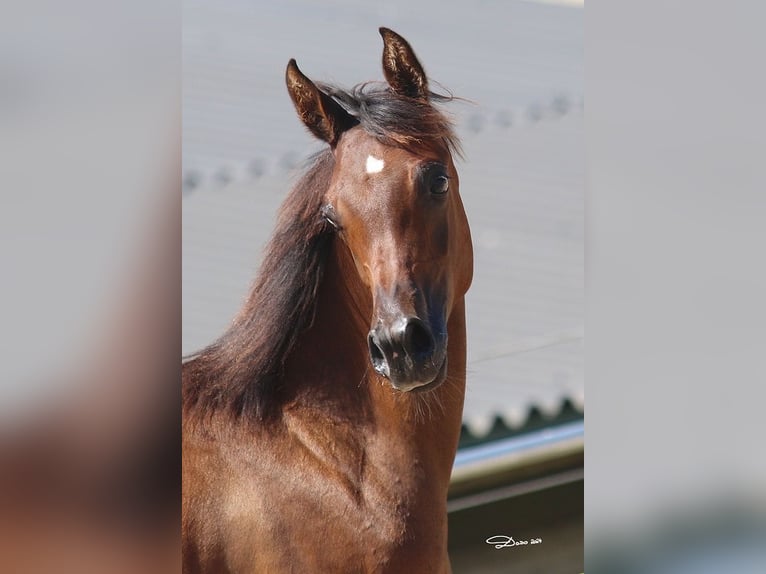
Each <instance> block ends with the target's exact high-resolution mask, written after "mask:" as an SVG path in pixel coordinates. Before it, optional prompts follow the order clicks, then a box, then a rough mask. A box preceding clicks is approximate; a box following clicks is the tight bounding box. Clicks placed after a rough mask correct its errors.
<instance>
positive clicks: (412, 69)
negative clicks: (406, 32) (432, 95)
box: [379, 28, 428, 100]
mask: <svg viewBox="0 0 766 574" xmlns="http://www.w3.org/2000/svg"><path fill="white" fill-rule="evenodd" d="M379 31H380V35H381V36H383V73H384V74H385V75H386V80H387V81H388V84H389V85H390V86H391V89H392V90H393V91H394V92H396V93H397V94H399V95H402V96H407V97H409V98H415V99H420V100H427V99H428V79H427V78H426V73H425V71H424V70H423V66H421V65H420V62H419V61H418V59H417V58H416V57H415V52H413V51H412V48H411V47H410V45H409V44H408V43H407V40H405V39H404V38H402V37H401V36H400V35H399V34H397V33H396V32H394V31H393V30H389V29H388V28H380V29H379Z"/></svg>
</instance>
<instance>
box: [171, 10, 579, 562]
mask: <svg viewBox="0 0 766 574" xmlns="http://www.w3.org/2000/svg"><path fill="white" fill-rule="evenodd" d="M379 26H387V27H390V28H392V29H393V30H395V31H397V32H398V33H400V34H402V35H403V36H404V37H405V38H407V39H408V40H409V42H410V43H411V44H412V46H413V48H414V50H415V52H416V54H417V55H418V58H419V59H420V61H421V63H422V64H423V65H424V67H425V69H426V72H427V74H428V75H429V77H430V78H431V79H432V81H434V82H435V83H434V87H435V89H437V90H439V89H441V90H442V91H445V90H449V91H450V92H451V93H453V94H454V95H456V96H459V97H461V98H465V99H466V100H469V101H468V102H461V101H455V102H452V103H450V104H447V105H446V106H445V111H446V112H447V113H449V114H451V115H452V116H453V118H454V120H455V123H456V126H457V131H458V135H459V136H460V138H461V140H462V143H463V147H464V150H465V159H464V160H463V161H459V162H458V170H459V173H460V178H461V195H462V197H463V200H464V203H465V207H466V212H467V214H468V218H469V221H470V225H471V230H472V234H473V240H474V252H475V273H474V282H473V285H472V287H471V290H470V291H469V294H468V297H467V302H466V305H467V316H468V349H469V350H468V381H467V393H466V404H465V412H464V427H463V435H462V438H461V448H460V452H459V454H458V458H457V461H456V465H455V470H454V473H453V481H452V489H451V493H450V521H451V525H450V527H451V530H450V550H451V554H452V559H453V567H454V569H455V572H456V573H461V572H477V573H478V572H507V571H513V572H549V573H556V572H561V573H562V574H563V573H567V572H575V573H577V572H581V571H582V569H583V551H582V541H583V533H582V506H583V502H582V497H583V492H582V456H583V454H582V453H583V412H584V385H583V315H584V210H585V205H584V193H585V189H584V187H585V171H584V170H585V163H584V160H585V158H584V151H583V150H584V130H583V127H584V92H583V82H584V66H583V50H584V46H583V8H582V4H581V3H577V2H553V3H551V2H545V3H543V2H528V1H515V2H486V1H484V2H481V1H479V2H456V1H451V2H439V3H433V2H419V3H411V2H399V1H394V2H386V3H384V4H360V3H358V2H351V1H344V0H333V1H330V2H322V3H321V4H319V3H315V2H309V1H305V0H293V1H290V2H281V3H278V4H262V3H254V2H251V1H242V0H224V1H219V2H214V3H211V2H202V1H195V0H188V1H186V2H185V4H184V26H183V56H184V65H183V78H184V87H183V200H182V210H183V352H184V353H186V354H188V353H192V352H194V351H195V350H197V349H200V348H201V347H203V346H204V345H206V344H208V343H210V342H212V341H213V340H214V339H215V338H217V337H218V336H219V335H220V334H222V333H223V331H224V330H225V329H226V327H227V325H228V324H229V322H230V320H231V319H232V317H233V316H234V315H235V314H236V312H237V310H238V309H239V307H240V306H241V304H242V302H243V300H244V297H245V295H246V293H247V292H248V290H249V286H250V284H251V282H252V280H253V278H254V277H255V273H256V271H257V267H258V264H259V261H260V257H261V251H262V248H263V246H264V244H265V243H266V241H267V239H268V238H269V237H270V235H271V232H272V229H273V226H274V221H275V213H276V210H277V207H278V206H279V204H280V203H281V201H282V199H283V198H284V197H285V195H286V193H287V191H288V190H289V188H290V187H291V185H292V183H293V181H294V179H295V177H294V176H295V174H296V173H298V172H299V171H300V167H301V166H302V163H303V160H304V159H305V158H307V157H308V156H309V155H310V154H311V153H312V152H314V151H316V150H318V149H320V148H321V146H322V145H323V144H322V143H321V142H318V141H317V140H315V139H314V138H313V137H312V136H311V135H310V134H309V133H308V132H307V131H306V129H305V128H304V127H303V125H302V124H301V122H300V121H299V120H298V118H297V117H296V115H295V111H294V108H293V105H292V102H291V101H290V99H289V97H288V95H287V91H286V88H285V85H284V69H285V66H286V64H287V61H288V60H289V59H290V58H296V59H297V61H298V64H299V65H300V67H301V69H302V70H303V71H304V73H306V74H307V75H308V76H309V77H311V78H312V79H315V80H322V81H330V82H334V83H338V84H340V85H343V86H346V87H351V86H353V85H355V84H357V83H360V82H363V81H368V80H381V79H382V78H383V75H382V69H381V64H380V59H381V54H382V40H381V38H380V36H379V34H378V27H379ZM440 86H441V88H440ZM494 535H507V536H513V537H515V538H516V539H531V538H534V537H540V538H542V539H543V543H542V544H541V545H539V546H537V547H531V546H530V547H525V548H512V549H511V548H505V549H495V548H494V546H492V545H490V544H487V543H486V539H487V538H489V537H491V536H494Z"/></svg>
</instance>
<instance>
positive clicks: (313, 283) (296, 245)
mask: <svg viewBox="0 0 766 574" xmlns="http://www.w3.org/2000/svg"><path fill="white" fill-rule="evenodd" d="M321 89H322V90H323V91H325V92H326V93H327V94H329V95H330V96H332V97H333V98H334V99H335V100H336V101H338V102H339V103H340V104H341V105H342V106H343V107H344V108H345V109H346V110H347V111H348V112H349V113H350V114H351V115H353V116H354V117H355V118H356V120H357V121H358V123H359V124H360V125H361V127H362V128H363V129H364V130H365V131H366V132H367V133H369V134H370V135H372V136H374V137H375V138H377V139H378V140H380V141H381V142H383V143H385V144H387V145H394V146H398V147H403V148H406V149H409V150H412V151H416V150H418V149H421V150H422V149H423V148H432V147H434V146H446V147H447V148H448V149H449V150H450V151H452V152H455V153H457V154H459V153H460V146H459V142H458V140H457V138H456V136H455V133H454V130H453V127H452V124H451V122H450V121H449V120H448V119H447V118H446V116H444V115H443V114H442V113H441V112H440V111H439V110H438V109H437V108H435V107H434V106H432V105H431V104H430V103H429V102H423V101H419V100H414V99H411V98H405V97H401V96H398V95H396V94H394V93H393V92H391V91H390V90H389V89H387V88H383V87H381V86H380V85H378V84H375V85H373V84H370V83H366V84H360V85H359V86H356V87H354V88H353V89H351V90H343V89H341V88H338V87H335V86H331V85H327V84H322V85H321ZM431 98H432V100H433V101H437V102H441V101H449V100H451V99H452V98H451V97H447V96H441V95H438V94H432V96H431ZM312 159H313V161H311V162H310V165H309V167H308V168H307V169H306V170H305V172H304V173H303V175H302V177H300V179H299V180H298V182H297V183H296V185H295V186H294V188H293V189H292V191H291V192H290V193H289V194H288V196H287V198H286V199H285V201H284V203H283V204H282V207H281V208H280V211H279V215H278V219H277V225H276V229H275V231H274V235H273V236H272V238H271V240H270V241H269V243H268V245H267V246H266V249H265V254H264V259H263V262H262V264H261V268H260V271H259V273H258V276H257V278H256V280H255V282H254V284H253V287H252V289H251V291H250V293H249V295H248V297H247V300H246V302H245V304H244V305H243V307H242V309H241V310H240V311H239V313H238V314H237V316H236V317H235V318H234V320H233V321H232V324H231V326H230V327H229V328H228V330H227V331H226V332H225V333H224V334H223V335H222V336H221V337H220V338H219V339H218V340H217V341H215V342H214V343H212V344H211V345H209V346H208V347H206V348H205V349H203V350H202V351H200V352H199V353H197V354H195V355H192V356H191V357H190V358H189V360H188V361H187V362H186V363H185V364H184V369H183V370H184V373H183V383H182V385H183V386H182V401H183V408H184V410H185V411H191V410H194V411H195V413H198V414H201V415H203V416H204V415H212V414H213V413H215V412H221V411H224V412H227V413H229V414H230V415H231V416H233V417H234V418H245V419H250V420H259V421H263V420H266V419H268V418H270V417H271V416H272V415H274V414H275V409H276V407H277V406H278V405H279V392H280V388H279V384H280V381H281V378H282V374H283V372H284V367H285V363H286V361H287V358H288V357H289V355H290V353H291V351H292V350H293V348H294V347H295V345H296V343H297V341H298V339H299V337H300V335H301V334H302V333H303V331H305V329H307V328H308V327H309V326H310V325H311V323H312V321H313V318H314V315H315V312H316V300H317V293H318V291H319V286H320V284H321V281H322V277H323V275H324V270H325V266H326V261H327V257H328V254H329V252H330V248H331V246H332V239H333V237H334V229H333V227H332V226H331V225H330V224H329V223H328V222H327V221H326V220H325V219H324V217H323V216H322V215H321V208H322V207H323V199H324V194H325V192H326V191H327V189H328V188H329V185H330V179H331V176H332V173H333V168H334V166H335V159H334V155H333V153H332V151H331V150H330V149H327V150H325V151H323V152H320V153H319V154H317V155H315V156H314V157H313V158H312Z"/></svg>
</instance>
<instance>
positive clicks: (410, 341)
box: [367, 317, 436, 382]
mask: <svg viewBox="0 0 766 574" xmlns="http://www.w3.org/2000/svg"><path fill="white" fill-rule="evenodd" d="M367 342H368V345H369V348H370V359H371V360H372V366H373V368H374V369H375V371H377V372H378V373H379V374H381V375H383V376H384V377H387V378H389V379H391V380H392V382H393V381H394V379H396V380H408V379H410V380H411V379H413V378H415V379H417V378H419V375H420V374H421V371H423V370H425V371H428V370H430V368H429V367H431V366H432V364H433V361H432V358H433V355H434V351H435V349H436V341H435V340H434V336H433V334H432V333H431V329H429V328H428V325H426V324H425V323H424V322H423V321H421V320H420V319H418V318H417V317H408V318H404V319H400V320H399V321H396V322H395V323H394V324H393V325H392V326H390V327H389V328H386V327H385V326H384V325H383V324H382V323H378V325H377V326H376V327H375V328H374V329H372V330H371V331H370V334H369V336H368V338H367ZM422 374H425V373H422Z"/></svg>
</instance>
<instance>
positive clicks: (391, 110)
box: [317, 82, 462, 156]
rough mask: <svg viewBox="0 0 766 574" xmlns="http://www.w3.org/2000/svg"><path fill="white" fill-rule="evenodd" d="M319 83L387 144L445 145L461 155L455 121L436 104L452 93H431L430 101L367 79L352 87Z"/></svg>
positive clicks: (410, 147) (412, 148)
mask: <svg viewBox="0 0 766 574" xmlns="http://www.w3.org/2000/svg"><path fill="white" fill-rule="evenodd" d="M317 86H318V87H319V88H320V89H321V90H322V91H323V92H324V93H326V94H327V95H329V96H331V97H332V98H333V99H334V100H335V101H336V102H338V103H339V104H340V105H341V106H342V107H343V108H344V109H345V110H346V111H347V112H348V113H349V114H351V115H352V116H353V117H354V118H355V119H356V120H357V121H358V122H359V123H360V124H361V126H362V128H363V129H364V130H365V131H366V132H367V133H368V134H370V135H371V136H374V137H375V138H377V139H378V140H379V141H380V142H382V143H384V144H386V145H392V146H397V147H402V148H405V149H407V150H409V151H418V150H419V149H423V148H430V147H433V146H434V144H436V145H439V144H445V145H446V146H447V149H449V151H450V152H452V153H454V154H455V155H458V156H462V149H461V147H460V141H459V140H458V138H457V135H456V134H455V130H454V127H453V125H452V122H451V121H450V119H449V118H448V117H447V116H446V115H445V114H444V113H443V112H442V111H441V110H440V109H439V108H437V107H435V106H434V105H433V104H434V103H444V102H451V101H452V100H454V99H455V98H454V97H453V96H452V95H443V94H439V93H436V92H429V99H428V100H420V99H413V98H408V97H406V96H400V95H398V94H396V93H395V92H393V91H392V90H391V89H390V88H389V86H388V84H386V83H384V82H365V83H363V84H359V85H357V86H354V87H353V88H352V89H350V90H346V89H344V88H341V87H338V86H335V85H332V84H325V83H317Z"/></svg>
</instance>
